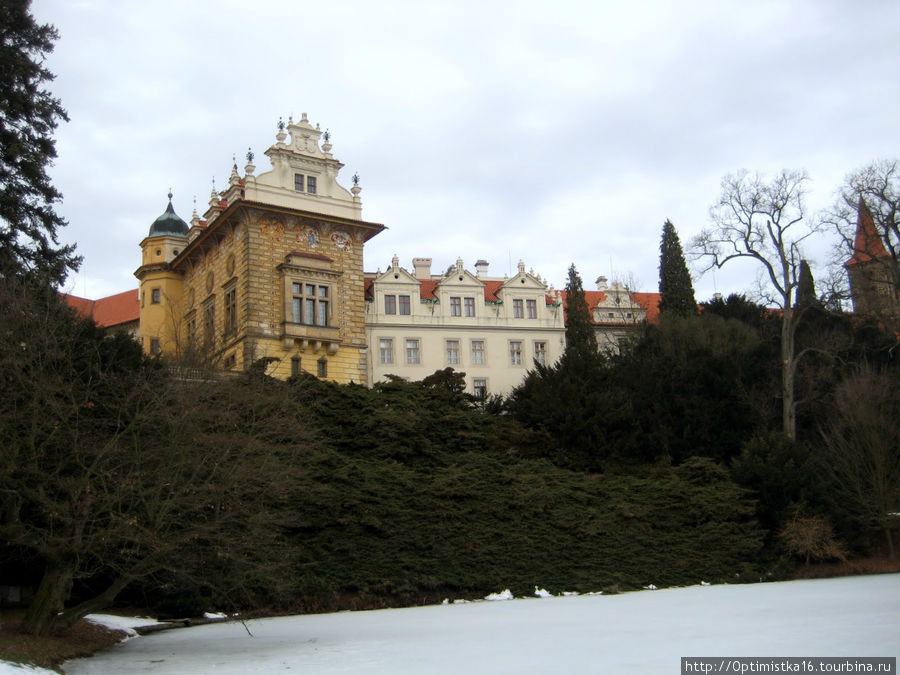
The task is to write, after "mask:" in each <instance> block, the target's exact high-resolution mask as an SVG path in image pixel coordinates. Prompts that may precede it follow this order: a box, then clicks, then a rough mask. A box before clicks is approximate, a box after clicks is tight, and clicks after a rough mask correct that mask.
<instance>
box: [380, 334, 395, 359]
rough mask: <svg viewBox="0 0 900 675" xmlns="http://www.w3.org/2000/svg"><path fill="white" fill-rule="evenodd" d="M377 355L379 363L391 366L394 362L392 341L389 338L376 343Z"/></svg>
mask: <svg viewBox="0 0 900 675" xmlns="http://www.w3.org/2000/svg"><path fill="white" fill-rule="evenodd" d="M378 354H379V356H380V358H381V362H382V363H385V364H391V363H393V362H394V340H393V339H391V338H381V339H380V340H379V341H378Z"/></svg>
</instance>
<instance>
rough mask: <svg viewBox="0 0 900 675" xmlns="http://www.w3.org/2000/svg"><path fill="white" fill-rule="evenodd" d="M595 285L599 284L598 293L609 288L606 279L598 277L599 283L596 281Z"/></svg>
mask: <svg viewBox="0 0 900 675" xmlns="http://www.w3.org/2000/svg"><path fill="white" fill-rule="evenodd" d="M595 283H596V284H597V290H598V291H605V290H606V288H607V286H606V277H597V281H596V282H595Z"/></svg>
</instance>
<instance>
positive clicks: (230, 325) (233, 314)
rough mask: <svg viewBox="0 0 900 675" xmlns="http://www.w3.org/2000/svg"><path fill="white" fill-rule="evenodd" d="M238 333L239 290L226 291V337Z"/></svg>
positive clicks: (230, 289)
mask: <svg viewBox="0 0 900 675" xmlns="http://www.w3.org/2000/svg"><path fill="white" fill-rule="evenodd" d="M236 332H237V288H235V287H234V286H232V287H231V288H229V289H228V290H227V291H225V335H232V334H233V333H236Z"/></svg>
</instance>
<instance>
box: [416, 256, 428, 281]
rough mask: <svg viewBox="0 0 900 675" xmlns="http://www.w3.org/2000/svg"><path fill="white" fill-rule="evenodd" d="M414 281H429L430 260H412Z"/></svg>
mask: <svg viewBox="0 0 900 675" xmlns="http://www.w3.org/2000/svg"><path fill="white" fill-rule="evenodd" d="M412 263H413V269H414V270H415V272H414V274H415V277H416V279H426V280H429V281H430V280H431V258H413V261H412Z"/></svg>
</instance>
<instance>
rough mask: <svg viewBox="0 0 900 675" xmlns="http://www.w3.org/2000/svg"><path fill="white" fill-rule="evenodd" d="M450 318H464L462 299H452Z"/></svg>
mask: <svg viewBox="0 0 900 675" xmlns="http://www.w3.org/2000/svg"><path fill="white" fill-rule="evenodd" d="M450 316H462V298H450Z"/></svg>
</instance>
